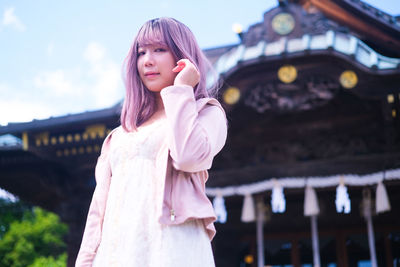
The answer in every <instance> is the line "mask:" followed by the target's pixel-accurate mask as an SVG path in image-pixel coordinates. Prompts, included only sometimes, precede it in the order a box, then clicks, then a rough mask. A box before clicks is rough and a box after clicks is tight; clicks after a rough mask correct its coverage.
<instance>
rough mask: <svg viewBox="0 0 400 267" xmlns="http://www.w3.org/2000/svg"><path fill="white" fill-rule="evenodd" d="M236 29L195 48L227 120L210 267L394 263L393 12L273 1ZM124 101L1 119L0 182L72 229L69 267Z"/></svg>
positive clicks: (398, 224) (397, 91) (329, 2)
mask: <svg viewBox="0 0 400 267" xmlns="http://www.w3.org/2000/svg"><path fill="white" fill-rule="evenodd" d="M235 29H236V31H237V34H238V36H239V37H240V43H238V44H233V45H228V46H224V47H216V48H212V49H207V50H205V51H204V52H205V53H206V55H207V56H208V58H209V59H210V61H211V62H212V63H213V65H214V67H215V70H216V71H217V73H218V74H219V76H220V78H221V81H222V82H223V83H222V84H223V87H222V89H221V97H220V98H221V102H222V103H223V105H224V108H225V109H226V111H227V116H228V120H229V135H228V141H227V144H226V146H225V148H224V149H223V150H222V152H221V153H220V154H219V155H218V156H217V157H216V159H215V161H214V165H213V168H212V169H211V170H210V179H209V181H208V183H207V186H208V189H207V192H208V195H209V196H210V198H211V199H212V200H214V203H215V207H216V210H217V214H218V216H219V221H220V223H217V224H216V227H217V231H218V234H217V236H216V237H215V239H214V241H213V249H214V253H215V259H216V265H217V266H218V267H222V266H262V265H264V264H265V265H271V266H376V265H379V266H400V217H399V216H398V214H399V211H400V208H399V206H398V204H397V203H400V199H399V198H400V194H399V193H400V181H399V180H400V119H399V112H400V104H399V102H400V49H399V48H400V20H399V18H398V17H393V16H391V15H388V14H386V13H384V12H382V11H380V10H378V9H376V8H374V7H372V6H370V5H368V4H366V3H364V2H362V1H358V0H292V1H290V0H287V1H283V0H282V1H279V2H278V5H277V6H276V7H275V8H272V9H270V10H267V11H266V12H265V14H264V19H263V21H260V22H259V23H256V24H254V25H252V26H251V27H249V28H248V29H247V31H242V29H240V27H239V25H236V27H235ZM120 109H121V104H120V103H118V104H116V105H115V106H113V107H110V108H107V109H102V110H97V111H92V112H85V113H80V114H74V115H66V116H61V117H54V118H49V119H44V120H33V121H31V122H28V123H10V124H8V125H7V126H4V127H0V135H1V136H2V137H1V140H2V141H0V177H1V179H0V187H1V188H4V189H6V190H7V191H9V192H11V193H13V194H14V195H16V196H18V197H19V198H21V199H23V200H25V201H29V202H30V203H33V204H35V205H39V206H41V207H44V208H46V209H48V210H51V211H54V212H56V213H57V214H59V215H60V217H61V219H62V220H63V221H64V222H66V223H67V224H68V225H69V229H70V231H69V235H68V238H67V242H68V253H69V260H68V266H73V263H74V260H75V257H76V253H77V251H78V249H79V245H80V241H81V237H82V231H83V227H84V224H85V220H86V215H87V209H88V207H89V203H90V199H91V196H92V193H93V190H94V187H95V180H94V166H95V164H96V159H97V157H98V155H99V153H100V148H101V144H102V141H103V140H104V138H105V136H106V135H107V134H108V133H109V132H110V131H111V129H113V128H114V127H116V126H118V125H119V112H120ZM346 190H347V191H346ZM245 199H246V201H245ZM271 200H272V201H271ZM244 204H245V205H244ZM390 204H391V205H390ZM225 216H226V218H225ZM364 264H365V265H364Z"/></svg>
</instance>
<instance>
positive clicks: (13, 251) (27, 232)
mask: <svg viewBox="0 0 400 267" xmlns="http://www.w3.org/2000/svg"><path fill="white" fill-rule="evenodd" d="M67 231H68V229H67V226H66V225H65V224H63V223H61V222H60V220H59V217H58V216H57V215H56V214H54V213H51V212H47V211H45V210H43V209H41V208H39V207H35V208H33V213H32V212H30V211H26V212H25V214H24V216H23V220H21V221H14V222H12V223H11V225H10V228H9V230H8V231H7V232H6V233H5V234H4V237H3V238H2V239H1V240H0V267H3V266H4V267H6V266H7V267H26V266H35V267H36V266H54V267H56V266H57V267H58V266H65V258H66V256H63V252H65V249H66V245H65V242H64V240H63V237H64V235H65V234H66V233H67ZM63 260H64V265H58V264H61V262H62V261H63ZM43 262H46V264H44V265H43V264H42V263H43ZM47 263H48V264H47ZM38 264H39V265H38ZM40 264H41V265H40Z"/></svg>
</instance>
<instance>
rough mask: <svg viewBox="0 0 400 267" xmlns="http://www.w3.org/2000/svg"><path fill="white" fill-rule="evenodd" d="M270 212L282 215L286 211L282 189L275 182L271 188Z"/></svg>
mask: <svg viewBox="0 0 400 267" xmlns="http://www.w3.org/2000/svg"><path fill="white" fill-rule="evenodd" d="M271 206H272V212H274V213H283V212H285V210H286V200H285V195H284V194H283V188H282V186H281V185H280V183H279V182H277V181H275V185H274V188H272V196H271Z"/></svg>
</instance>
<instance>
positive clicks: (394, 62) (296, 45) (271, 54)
mask: <svg viewBox="0 0 400 267" xmlns="http://www.w3.org/2000/svg"><path fill="white" fill-rule="evenodd" d="M313 51H320V52H321V51H334V52H336V53H338V54H341V55H343V56H345V57H348V58H349V59H351V60H354V61H356V62H357V63H358V64H360V65H362V66H363V67H365V68H366V69H369V70H370V71H371V72H376V71H393V72H399V73H400V69H399V67H400V58H389V57H385V56H383V55H381V54H379V53H378V52H376V51H375V50H373V49H372V48H370V47H369V46H368V45H366V44H365V43H364V42H362V41H361V40H359V39H358V38H356V37H355V36H352V35H350V34H343V33H339V32H334V31H327V32H326V33H325V34H321V35H308V34H305V35H303V36H302V37H301V38H294V39H287V38H285V37H282V38H281V39H279V40H278V41H276V42H271V43H267V42H265V41H264V40H262V41H260V42H258V43H257V44H256V45H254V46H250V47H246V46H244V45H243V44H241V45H238V46H237V47H236V48H233V49H231V50H230V51H228V52H226V53H225V54H223V55H221V56H220V57H219V59H218V60H217V61H216V62H215V64H214V67H215V70H216V71H217V73H218V74H219V75H222V76H229V75H230V74H231V73H232V72H234V71H235V70H237V68H240V67H241V66H243V65H246V64H245V63H246V62H249V63H250V62H255V60H256V59H258V58H264V59H267V60H268V58H271V59H272V58H275V59H276V57H277V56H280V55H283V54H285V55H291V54H295V53H296V54H298V53H301V52H303V53H306V52H313Z"/></svg>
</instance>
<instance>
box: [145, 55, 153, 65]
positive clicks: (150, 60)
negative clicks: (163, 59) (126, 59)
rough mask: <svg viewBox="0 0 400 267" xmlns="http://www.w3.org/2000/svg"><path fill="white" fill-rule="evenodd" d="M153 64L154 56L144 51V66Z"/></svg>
mask: <svg viewBox="0 0 400 267" xmlns="http://www.w3.org/2000/svg"><path fill="white" fill-rule="evenodd" d="M153 64H154V58H153V56H152V54H151V53H146V54H145V55H144V65H145V66H152V65H153Z"/></svg>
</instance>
